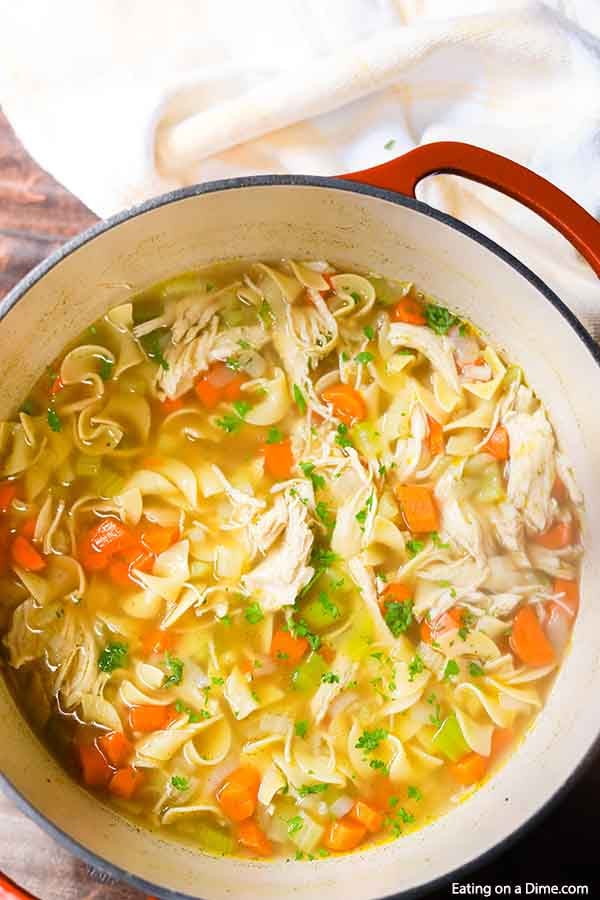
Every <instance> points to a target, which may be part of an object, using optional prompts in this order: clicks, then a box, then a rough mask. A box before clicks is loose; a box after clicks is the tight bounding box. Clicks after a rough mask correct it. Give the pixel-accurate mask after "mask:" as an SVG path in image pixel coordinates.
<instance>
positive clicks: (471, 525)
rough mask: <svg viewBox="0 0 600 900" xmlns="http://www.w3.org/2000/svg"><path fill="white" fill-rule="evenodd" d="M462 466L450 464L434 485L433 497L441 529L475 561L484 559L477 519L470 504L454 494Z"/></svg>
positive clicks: (481, 536)
mask: <svg viewBox="0 0 600 900" xmlns="http://www.w3.org/2000/svg"><path fill="white" fill-rule="evenodd" d="M461 474H462V466H450V467H449V468H448V469H447V470H446V472H444V474H443V475H442V477H441V478H440V480H439V481H438V482H437V484H436V486H435V497H436V500H437V501H438V504H439V507H440V511H441V514H442V530H443V531H444V532H445V533H446V534H447V535H448V536H449V537H450V538H451V539H452V540H453V541H454V543H455V544H457V545H458V546H459V547H462V548H463V549H464V550H466V551H467V553H469V554H470V555H471V556H473V557H474V558H475V559H476V560H477V561H482V560H484V557H485V554H484V549H483V535H482V531H481V526H480V523H479V520H478V518H477V516H476V515H475V513H474V512H473V510H472V509H471V507H470V505H469V504H468V503H466V502H465V501H464V500H463V501H459V500H458V498H457V496H456V485H457V481H458V479H459V478H460V476H461Z"/></svg>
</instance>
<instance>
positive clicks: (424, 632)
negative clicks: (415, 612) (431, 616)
mask: <svg viewBox="0 0 600 900" xmlns="http://www.w3.org/2000/svg"><path fill="white" fill-rule="evenodd" d="M419 634H420V635H421V640H422V641H423V643H424V644H431V642H432V641H433V632H432V631H431V625H430V624H429V622H428V621H427V619H423V621H422V622H421V624H420V625H419Z"/></svg>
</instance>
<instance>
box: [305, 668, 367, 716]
mask: <svg viewBox="0 0 600 900" xmlns="http://www.w3.org/2000/svg"><path fill="white" fill-rule="evenodd" d="M357 668H358V663H355V662H353V661H352V660H351V659H350V658H349V657H348V656H344V655H343V654H340V655H338V656H337V657H336V659H335V661H334V663H333V665H332V667H331V671H332V673H333V675H334V676H336V677H337V679H338V680H337V681H332V682H327V683H326V684H321V685H319V687H318V689H317V692H316V694H315V695H314V696H313V698H312V700H311V701H310V711H311V713H312V714H313V716H314V719H315V722H316V724H317V725H320V723H321V722H322V721H323V719H324V718H325V716H326V715H327V711H328V709H329V706H330V704H331V703H332V701H333V700H334V699H335V698H336V697H337V695H338V694H339V693H340V691H343V689H344V688H345V687H346V685H347V684H348V683H349V682H350V681H352V679H353V677H354V673H355V672H356V670H357Z"/></svg>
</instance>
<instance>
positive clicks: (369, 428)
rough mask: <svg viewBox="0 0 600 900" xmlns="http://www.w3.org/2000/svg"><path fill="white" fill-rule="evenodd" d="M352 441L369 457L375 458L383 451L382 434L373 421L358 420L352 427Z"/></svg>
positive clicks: (363, 454) (361, 452) (359, 450)
mask: <svg viewBox="0 0 600 900" xmlns="http://www.w3.org/2000/svg"><path fill="white" fill-rule="evenodd" d="M350 437H351V439H352V443H353V444H354V446H355V447H356V449H357V450H358V452H359V453H360V454H361V455H362V456H364V457H366V458H367V459H375V458H376V457H377V456H378V455H379V454H380V453H381V451H382V449H383V444H382V442H381V434H380V433H379V432H378V431H377V427H376V426H375V425H374V424H373V422H358V424H356V425H353V426H352V428H351V429H350Z"/></svg>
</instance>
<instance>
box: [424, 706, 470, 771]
mask: <svg viewBox="0 0 600 900" xmlns="http://www.w3.org/2000/svg"><path fill="white" fill-rule="evenodd" d="M431 743H432V746H433V748H434V749H435V750H436V751H437V752H438V753H442V754H443V755H444V756H445V757H446V758H447V759H449V760H450V761H451V762H458V760H459V759H462V757H463V756H465V755H466V754H467V753H468V752H469V745H468V744H467V742H466V741H465V739H464V737H463V733H462V731H461V727H460V725H459V724H458V719H457V718H456V715H455V714H454V713H451V714H450V715H449V716H446V718H445V719H444V721H443V722H442V724H441V725H440V727H439V728H438V730H437V731H436V733H435V734H434V735H433V737H432V739H431Z"/></svg>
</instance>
